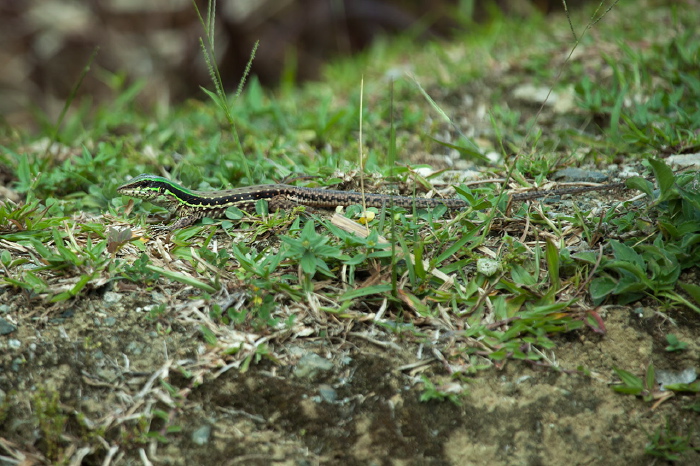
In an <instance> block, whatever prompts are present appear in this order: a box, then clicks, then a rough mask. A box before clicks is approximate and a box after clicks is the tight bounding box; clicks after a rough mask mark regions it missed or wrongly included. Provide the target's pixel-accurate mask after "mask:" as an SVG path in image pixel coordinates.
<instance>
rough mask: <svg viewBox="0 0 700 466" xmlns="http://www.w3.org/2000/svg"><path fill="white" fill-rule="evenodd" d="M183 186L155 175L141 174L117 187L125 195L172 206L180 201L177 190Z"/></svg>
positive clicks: (164, 205)
mask: <svg viewBox="0 0 700 466" xmlns="http://www.w3.org/2000/svg"><path fill="white" fill-rule="evenodd" d="M178 191H181V188H180V187H179V186H178V185H177V184H175V183H173V182H172V181H170V180H168V179H166V178H163V177H162V176H155V175H145V174H144V175H139V176H136V177H134V178H132V179H131V180H129V181H128V182H127V183H125V184H123V185H121V186H120V187H118V188H117V192H118V193H119V194H121V195H124V196H130V197H136V198H139V199H143V200H145V201H148V202H151V203H153V204H156V205H159V206H163V207H171V206H176V205H177V204H178V203H179V200H178V197H177V192H178Z"/></svg>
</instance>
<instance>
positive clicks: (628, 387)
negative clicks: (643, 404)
mask: <svg viewBox="0 0 700 466" xmlns="http://www.w3.org/2000/svg"><path fill="white" fill-rule="evenodd" d="M613 370H614V371H615V373H616V374H617V376H618V377H619V378H620V380H621V381H622V383H621V384H619V385H613V387H612V388H613V390H615V391H616V392H618V393H624V394H627V395H635V396H641V397H642V399H643V400H644V401H651V400H653V399H654V390H655V386H656V385H655V384H656V381H655V373H654V366H653V364H649V366H648V367H647V373H646V376H645V377H644V379H643V380H642V379H641V378H639V377H637V376H635V375H634V374H632V373H631V372H627V371H626V370H623V369H617V368H614V369H613Z"/></svg>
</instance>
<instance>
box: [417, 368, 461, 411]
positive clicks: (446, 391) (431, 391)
mask: <svg viewBox="0 0 700 466" xmlns="http://www.w3.org/2000/svg"><path fill="white" fill-rule="evenodd" d="M421 380H422V381H423V393H421V395H420V398H419V399H420V401H423V402H427V401H431V400H437V401H445V400H447V401H450V402H452V403H454V404H455V405H457V406H461V405H462V402H461V401H460V397H461V396H464V395H465V391H464V389H463V388H462V386H461V385H454V386H447V387H437V386H435V384H434V383H433V382H431V381H430V379H429V378H428V377H426V376H425V375H423V376H421Z"/></svg>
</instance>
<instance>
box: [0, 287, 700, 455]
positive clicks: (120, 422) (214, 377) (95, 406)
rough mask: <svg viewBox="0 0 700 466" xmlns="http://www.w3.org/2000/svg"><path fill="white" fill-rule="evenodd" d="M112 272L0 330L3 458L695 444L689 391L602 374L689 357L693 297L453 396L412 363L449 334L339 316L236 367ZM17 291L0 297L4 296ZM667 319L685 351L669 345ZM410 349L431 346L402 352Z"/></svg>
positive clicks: (436, 368) (560, 451)
mask: <svg viewBox="0 0 700 466" xmlns="http://www.w3.org/2000/svg"><path fill="white" fill-rule="evenodd" d="M118 283H119V282H117V284H115V285H114V286H105V289H108V288H113V289H114V291H105V292H103V293H95V296H94V299H91V300H85V301H80V302H75V303H72V304H71V305H68V306H65V305H63V307H61V308H60V312H57V311H58V310H59V307H58V305H57V306H56V307H55V308H53V309H43V308H40V307H37V308H36V309H35V311H34V312H33V313H32V314H30V315H26V316H25V318H24V319H23V320H22V322H20V323H19V326H18V329H17V331H16V332H13V333H11V334H9V335H4V336H2V337H1V339H0V347H1V348H2V349H1V351H0V368H1V371H0V387H2V395H1V396H3V397H4V398H5V401H4V403H3V406H4V408H3V411H0V413H2V414H3V416H2V417H0V419H1V420H2V421H1V422H0V442H2V443H0V447H2V453H0V454H1V455H3V457H2V459H0V464H2V465H5V464H7V465H10V464H17V462H16V461H19V460H21V459H22V458H24V461H25V462H23V463H21V464H35V463H40V462H44V461H46V462H57V463H58V462H62V463H64V464H68V460H69V459H70V460H71V461H72V462H71V464H81V463H80V461H81V460H82V462H83V463H82V464H148V463H147V461H149V460H150V461H151V462H153V463H154V464H183V465H185V464H253V465H268V464H290V465H292V464H293V465H306V464H308V465H313V464H350V465H352V464H358V465H360V464H363V465H366V464H376V465H385V464H386V465H389V464H391V465H402V464H426V465H460V464H512V465H520V464H527V465H539V464H542V465H554V464H567V463H568V464H665V463H664V461H661V460H659V459H656V458H654V457H653V456H649V455H645V445H647V443H649V436H651V435H653V434H654V433H655V432H657V431H659V429H662V430H663V428H665V427H666V426H667V424H668V426H669V427H670V429H671V430H672V431H673V432H674V433H679V432H680V433H686V434H690V435H691V439H690V443H691V445H695V446H696V447H697V445H699V444H700V433H699V432H698V431H699V429H698V413H697V412H693V411H688V410H685V409H684V407H686V406H688V405H690V404H692V402H693V399H692V398H691V397H683V396H675V397H672V398H670V399H668V400H666V401H664V402H663V403H661V404H659V405H658V406H655V405H654V404H653V403H652V402H643V401H642V400H641V399H640V398H635V397H634V396H630V395H621V394H618V393H616V392H614V391H613V390H612V389H611V388H610V386H609V384H610V382H611V381H613V379H614V373H613V370H612V369H613V367H618V368H622V369H626V370H628V371H630V372H632V373H634V374H637V375H642V374H643V373H644V370H645V368H646V366H647V364H648V363H649V362H653V363H654V366H655V367H656V368H657V369H668V370H675V371H678V370H682V369H685V368H687V367H696V366H697V361H698V346H697V338H696V337H697V335H698V323H699V321H698V317H697V315H695V314H694V313H692V312H691V311H687V312H673V313H672V317H673V319H674V320H675V325H674V323H672V322H671V321H670V319H665V318H662V317H661V316H660V314H656V313H654V312H653V310H651V309H642V308H637V309H632V308H629V307H619V306H615V307H609V308H607V312H606V314H605V315H604V318H605V326H606V328H607V333H606V334H605V335H597V334H594V333H592V332H590V331H581V332H575V333H571V334H568V335H566V337H565V339H559V340H558V346H557V347H556V349H555V350H554V351H552V352H551V354H548V360H549V361H550V363H551V365H550V364H548V365H549V366H550V367H542V366H541V365H540V366H537V365H534V364H531V363H527V362H519V361H508V362H507V363H506V364H505V365H503V366H502V367H499V368H497V367H492V368H490V369H487V370H483V371H479V372H477V373H476V374H475V375H474V377H473V378H471V379H469V380H462V381H460V382H458V383H459V384H462V385H466V388H467V390H468V395H466V396H463V397H460V398H459V400H460V402H461V405H459V406H458V405H456V404H454V403H452V402H450V401H437V400H431V401H428V402H421V401H419V397H420V395H421V393H422V392H423V385H422V383H418V382H420V377H419V375H420V374H421V373H422V372H424V371H425V373H427V374H431V379H432V380H436V377H437V380H439V377H440V375H441V374H442V375H446V372H445V369H444V367H443V366H442V364H441V363H440V362H439V360H438V359H435V358H432V356H431V355H430V354H431V351H432V350H433V349H437V350H439V351H441V352H442V353H446V352H449V350H450V346H451V345H452V344H453V343H451V342H450V341H449V339H446V340H438V343H437V344H436V345H435V346H434V347H433V348H430V347H429V345H421V344H420V342H421V340H420V339H417V338H411V337H406V336H405V335H403V336H402V335H397V336H396V337H395V338H393V339H389V340H387V335H386V334H382V335H379V334H377V335H372V333H371V329H370V327H368V326H367V324H365V323H362V322H345V323H344V324H343V325H344V327H345V330H344V331H345V336H342V335H339V336H329V337H327V338H312V339H308V338H302V337H292V336H291V335H290V336H289V337H288V338H286V341H284V343H283V344H277V343H276V344H274V346H271V347H270V350H271V353H275V354H277V355H279V356H280V358H279V359H278V361H277V362H274V361H271V360H270V359H269V358H263V359H261V360H260V361H257V362H256V361H255V360H253V361H252V362H251V364H250V366H249V367H248V368H247V370H245V369H243V370H242V368H241V366H240V365H233V366H226V361H224V360H223V359H221V352H216V353H215V352H212V351H211V348H210V347H208V346H207V345H205V344H204V343H203V342H202V338H201V335H200V331H199V330H198V329H197V327H196V326H194V325H192V323H191V321H192V318H191V316H192V314H193V313H194V312H196V308H197V306H198V304H197V302H196V301H193V302H192V304H191V306H190V307H189V308H186V307H183V308H181V309H179V310H176V311H174V312H172V313H171V312H166V313H165V314H164V315H160V316H159V317H158V318H155V319H154V318H153V317H150V316H149V313H148V312H147V311H146V310H145V309H144V308H142V307H140V306H141V303H140V301H150V300H151V298H152V296H140V297H139V295H138V294H129V293H123V292H120V289H119V288H120V285H119V284H118ZM121 291H123V290H121ZM153 293H156V292H155V291H154V292H153ZM25 300H26V298H25V297H24V296H22V295H9V293H6V294H5V296H4V297H3V301H4V302H5V303H6V304H5V306H8V305H9V307H10V308H13V307H14V306H16V305H22V304H23V303H24V304H26V301H25ZM6 309H7V308H6ZM188 321H189V323H188ZM671 331H672V332H674V333H675V334H676V335H677V336H678V338H679V339H680V340H682V341H686V342H689V343H690V347H689V349H688V350H686V351H682V352H667V351H664V347H665V346H666V344H667V343H666V340H665V335H666V334H667V333H669V332H671ZM309 355H317V356H319V357H320V358H321V359H319V358H315V357H311V356H309ZM421 355H422V358H421V357H419V356H421ZM419 360H422V361H431V360H432V362H430V363H428V364H425V365H422V366H418V367H411V366H410V365H411V364H412V363H415V362H417V361H419ZM309 361H311V362H312V363H311V364H309ZM551 366H556V367H557V369H553V368H552V367H551ZM581 366H582V367H583V368H584V369H585V370H586V371H587V375H584V374H582V373H581V371H577V370H576V369H577V367H581ZM444 380H445V381H446V383H452V384H454V383H456V382H454V381H453V382H449V379H448V378H446V377H445V378H444ZM161 381H163V382H161ZM164 382H167V383H164ZM54 392H55V393H57V394H58V400H53V401H54V403H53V405H52V401H51V400H52V393H54ZM42 400H43V402H42ZM151 412H156V413H157V414H156V416H146V415H144V413H151ZM149 432H150V433H149ZM159 434H160V435H159ZM159 438H160V440H159ZM110 449H111V450H110ZM146 457H147V458H148V459H149V460H146V459H145V458H146ZM142 461H143V463H142ZM110 462H111V463H110ZM677 464H700V454H698V453H697V452H693V451H688V452H686V453H685V454H684V455H683V456H682V459H681V461H679V462H678V463H677Z"/></svg>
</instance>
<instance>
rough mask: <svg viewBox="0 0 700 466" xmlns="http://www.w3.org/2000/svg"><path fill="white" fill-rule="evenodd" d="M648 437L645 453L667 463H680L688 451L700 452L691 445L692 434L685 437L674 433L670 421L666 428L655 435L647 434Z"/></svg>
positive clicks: (658, 430) (661, 428) (660, 428)
mask: <svg viewBox="0 0 700 466" xmlns="http://www.w3.org/2000/svg"><path fill="white" fill-rule="evenodd" d="M647 437H648V439H649V443H647V445H646V447H644V453H646V454H647V455H651V456H655V457H657V458H662V459H664V460H666V461H679V460H680V459H681V456H682V455H683V453H685V452H686V451H689V450H700V448H694V447H693V446H692V445H691V444H690V433H688V434H686V435H683V434H681V433H678V432H674V431H673V430H672V429H671V425H670V421H667V422H666V425H665V426H664V427H659V428H658V429H657V430H656V432H654V433H653V434H651V435H650V434H647Z"/></svg>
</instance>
